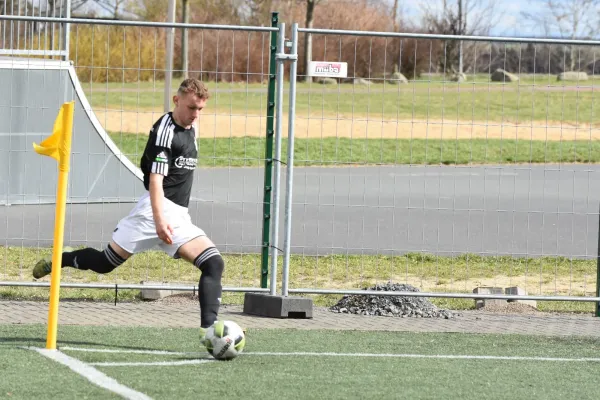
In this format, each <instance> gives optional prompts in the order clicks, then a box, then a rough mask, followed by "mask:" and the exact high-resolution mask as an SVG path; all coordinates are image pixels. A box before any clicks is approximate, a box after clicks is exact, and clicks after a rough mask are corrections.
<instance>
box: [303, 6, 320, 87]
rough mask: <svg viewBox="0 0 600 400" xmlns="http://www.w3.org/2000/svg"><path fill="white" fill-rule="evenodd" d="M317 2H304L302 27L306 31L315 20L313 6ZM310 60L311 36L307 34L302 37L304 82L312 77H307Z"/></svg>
mask: <svg viewBox="0 0 600 400" xmlns="http://www.w3.org/2000/svg"><path fill="white" fill-rule="evenodd" d="M318 2H319V0H306V19H305V23H304V26H305V27H306V28H307V29H311V28H312V27H313V22H314V19H315V6H316V5H317V3H318ZM311 60H312V34H310V33H307V34H305V35H304V76H305V78H304V80H305V81H306V82H312V77H311V76H309V75H308V64H309V63H310V62H311Z"/></svg>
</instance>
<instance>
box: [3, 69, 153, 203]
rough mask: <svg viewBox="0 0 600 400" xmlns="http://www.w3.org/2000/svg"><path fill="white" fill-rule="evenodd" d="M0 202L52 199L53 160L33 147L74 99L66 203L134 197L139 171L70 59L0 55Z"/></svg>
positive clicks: (138, 188)
mask: <svg viewBox="0 0 600 400" xmlns="http://www.w3.org/2000/svg"><path fill="white" fill-rule="evenodd" d="M0 88H2V90H1V91H2V95H1V96H0V204H43V203H54V202H55V197H56V182H57V163H56V161H55V160H53V159H51V158H49V157H43V156H40V155H39V154H37V153H35V152H34V151H33V146H32V143H33V142H36V143H39V142H41V141H42V140H43V139H44V138H46V137H47V136H49V135H50V133H51V132H52V128H53V125H54V121H55V119H56V116H57V115H58V110H59V108H60V106H61V105H62V104H63V103H64V102H66V101H75V116H74V121H73V144H72V151H71V157H72V158H71V170H70V172H69V191H68V194H67V202H69V203H96V202H134V201H137V198H138V197H139V196H140V195H141V194H142V193H143V192H144V187H143V184H142V181H141V180H142V172H141V171H140V169H139V167H138V166H137V165H135V164H133V163H132V162H131V161H130V160H129V159H128V158H127V157H126V156H125V155H124V154H122V153H121V151H120V150H119V148H118V147H117V146H116V145H115V143H114V142H113V141H112V140H111V139H110V137H109V136H108V135H107V133H106V132H105V131H104V129H103V128H102V125H100V122H99V121H98V118H96V115H95V114H94V112H93V111H92V108H91V106H90V104H89V102H88V100H87V98H86V96H85V94H84V92H83V90H82V88H81V85H80V83H79V80H78V78H77V75H76V73H75V69H74V68H73V66H72V64H71V63H70V62H64V61H54V60H42V59H18V58H1V59H0Z"/></svg>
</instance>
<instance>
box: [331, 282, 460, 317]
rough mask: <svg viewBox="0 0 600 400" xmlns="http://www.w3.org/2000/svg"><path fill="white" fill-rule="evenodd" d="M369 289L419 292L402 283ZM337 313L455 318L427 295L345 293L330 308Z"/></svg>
mask: <svg viewBox="0 0 600 400" xmlns="http://www.w3.org/2000/svg"><path fill="white" fill-rule="evenodd" d="M367 290H378V291H396V292H418V291H419V289H417V288H416V287H414V286H411V285H406V284H402V283H387V284H385V285H380V284H378V285H375V286H373V287H370V288H368V289H367ZM330 310H331V311H333V312H335V313H342V314H358V315H376V316H385V317H401V318H406V317H414V318H445V319H449V318H453V317H454V314H453V313H452V312H450V311H448V310H443V309H440V308H437V307H436V306H435V305H433V304H432V303H431V302H430V301H429V300H428V299H427V298H426V297H409V296H376V295H345V296H344V297H343V298H342V299H341V300H340V301H339V302H338V303H337V304H336V305H334V306H333V307H331V308H330Z"/></svg>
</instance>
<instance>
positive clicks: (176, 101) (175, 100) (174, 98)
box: [173, 95, 179, 105]
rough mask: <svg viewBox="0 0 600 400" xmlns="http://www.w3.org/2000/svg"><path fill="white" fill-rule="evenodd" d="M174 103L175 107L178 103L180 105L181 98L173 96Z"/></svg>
mask: <svg viewBox="0 0 600 400" xmlns="http://www.w3.org/2000/svg"><path fill="white" fill-rule="evenodd" d="M173 103H175V105H177V103H179V96H177V95H175V96H173Z"/></svg>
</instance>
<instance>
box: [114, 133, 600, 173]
mask: <svg viewBox="0 0 600 400" xmlns="http://www.w3.org/2000/svg"><path fill="white" fill-rule="evenodd" d="M110 137H111V138H112V140H113V141H114V142H115V144H116V145H117V146H118V147H119V148H120V149H121V151H122V152H123V153H124V154H125V155H126V156H127V157H128V158H129V159H130V160H131V161H132V162H133V163H134V164H135V165H138V164H139V159H140V156H141V154H142V153H143V151H144V147H145V146H146V141H147V140H148V137H147V136H146V135H140V134H130V133H115V132H112V133H110ZM198 143H199V144H198V151H199V154H198V164H199V166H201V167H250V166H263V165H264V157H265V139H263V138H255V137H232V138H213V139H204V138H201V139H199V140H198ZM281 153H282V159H284V160H285V159H286V158H287V141H286V140H284V141H282V148H281ZM598 162H600V141H591V142H585V141H562V142H561V141H548V142H546V141H541V140H533V141H524V140H500V139H489V140H486V139H473V140H470V139H458V140H425V139H412V140H410V139H397V140H396V139H349V138H323V139H300V138H297V139H296V140H295V144H294V165H296V166H299V167H302V166H339V165H342V166H343V165H406V164H412V165H465V164H520V163H533V164H536V163H598Z"/></svg>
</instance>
